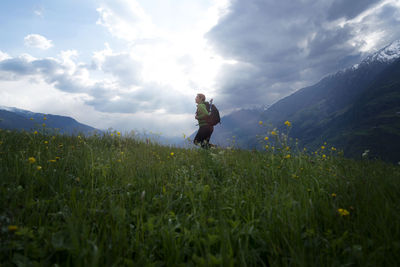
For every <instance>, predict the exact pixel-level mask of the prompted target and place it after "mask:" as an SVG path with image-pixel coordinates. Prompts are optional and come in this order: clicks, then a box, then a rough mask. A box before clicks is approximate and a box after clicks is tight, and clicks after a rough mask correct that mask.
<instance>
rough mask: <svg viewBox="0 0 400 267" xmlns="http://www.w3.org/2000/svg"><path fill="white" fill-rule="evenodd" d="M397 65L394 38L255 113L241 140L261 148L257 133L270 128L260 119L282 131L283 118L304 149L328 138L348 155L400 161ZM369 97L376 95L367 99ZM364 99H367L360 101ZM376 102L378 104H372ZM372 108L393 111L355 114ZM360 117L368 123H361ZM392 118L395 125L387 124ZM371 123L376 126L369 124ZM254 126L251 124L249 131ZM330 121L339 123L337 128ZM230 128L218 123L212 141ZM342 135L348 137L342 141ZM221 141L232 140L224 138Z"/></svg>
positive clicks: (399, 49) (399, 46) (399, 44)
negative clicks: (354, 62)
mask: <svg viewBox="0 0 400 267" xmlns="http://www.w3.org/2000/svg"><path fill="white" fill-rule="evenodd" d="M385 55H386V56H385ZM397 69H400V41H395V42H393V43H391V44H389V45H387V46H385V47H384V48H382V49H380V50H379V51H378V52H376V53H374V54H372V55H370V56H368V57H366V58H365V59H364V60H363V61H361V62H360V64H358V65H357V66H356V67H354V66H353V67H351V68H347V69H344V70H340V71H338V72H336V73H334V74H331V75H328V76H326V77H323V78H322V79H321V80H320V81H319V82H318V83H316V84H314V85H311V86H308V87H304V88H302V89H300V90H297V91H296V92H294V93H293V94H291V95H289V96H287V97H285V98H283V99H281V100H279V101H277V102H276V103H274V104H273V105H271V106H270V107H269V108H268V109H267V110H265V111H261V112H259V113H257V112H254V114H253V115H254V117H253V118H248V119H247V121H246V123H240V122H237V123H236V125H234V127H235V128H236V129H238V128H239V129H240V128H241V129H242V131H239V132H238V131H236V133H235V135H236V137H237V139H238V140H241V141H240V142H238V143H239V144H241V145H242V147H243V148H257V147H258V148H262V146H261V145H260V144H259V142H258V141H257V138H256V137H257V135H266V134H267V132H266V129H265V128H261V127H259V125H258V121H263V122H264V125H269V127H270V128H271V129H273V128H277V129H278V130H281V131H284V130H285V125H284V122H285V121H286V120H289V121H290V122H291V123H292V128H291V132H290V136H291V137H292V138H297V139H298V140H299V142H300V144H301V145H302V146H304V147H308V148H310V149H317V148H318V147H319V146H321V144H322V143H324V142H330V143H332V145H336V146H338V147H339V148H341V149H343V150H344V152H345V154H346V155H347V156H350V157H354V158H359V157H360V156H361V154H362V153H363V151H365V150H370V151H371V153H370V155H371V156H372V157H376V158H381V159H384V160H388V161H393V162H397V161H399V160H400V154H399V153H400V152H396V151H395V149H397V148H398V146H399V143H400V141H397V142H396V141H393V140H396V138H397V137H398V140H400V125H398V118H397V117H396V116H395V114H397V113H396V112H394V109H396V108H398V107H399V106H400V105H399V104H398V103H400V81H399V80H400V73H398V72H397ZM382 77H383V78H382ZM368 95H372V96H370V97H364V96H368ZM381 95H382V97H380V96H381ZM389 96H390V97H389ZM363 97H364V98H363ZM362 101H366V103H364V104H360V103H362ZM374 101H375V102H377V103H375V104H373V103H374ZM372 106H373V107H374V109H375V112H378V111H379V112H378V113H379V114H381V113H382V114H386V113H385V112H389V111H390V112H391V113H390V112H389V113H388V114H391V115H386V116H389V117H390V119H387V118H386V119H385V120H377V119H376V118H375V115H374V114H373V113H371V112H369V113H368V112H367V113H365V112H364V113H362V112H361V113H360V112H358V113H359V115H358V117H357V116H356V115H355V114H357V110H356V108H360V109H364V108H367V107H372ZM377 109H378V110H377ZM238 112H239V113H240V111H238ZM397 112H400V110H398V111H397ZM246 113H249V111H246ZM360 114H362V115H360ZM235 116H237V113H236V115H235V114H230V115H227V116H226V117H223V118H222V124H224V122H225V121H226V120H227V118H228V121H229V120H230V121H232V120H233V119H232V117H235ZM360 116H362V119H363V122H364V124H359V123H358V122H357V119H358V120H360ZM382 116H383V115H382ZM388 121H389V122H390V123H392V124H393V126H391V125H389V122H388ZM372 123H374V125H370V124H372ZM250 124H251V125H252V126H251V127H250V129H249V125H250ZM331 125H335V127H336V128H335V127H332V126H331ZM353 126H354V127H353ZM355 126H357V127H355ZM368 127H377V128H374V129H381V130H382V131H381V132H380V133H377V131H378V130H375V132H374V131H371V130H370V129H369V128H368ZM229 128H230V127H229V126H228V127H227V126H225V127H223V128H220V129H218V127H216V130H215V131H214V134H215V137H214V139H213V138H212V140H211V141H214V140H218V141H221V139H222V138H220V136H229V135H232V134H230V133H233V132H235V131H233V130H232V129H229ZM339 129H340V131H339ZM221 132H223V133H222V134H221ZM355 136H358V137H360V136H362V137H363V138H361V139H363V140H365V141H363V142H361V143H360V142H359V141H357V140H356V138H355ZM368 136H374V138H375V139H376V140H380V142H381V144H382V147H385V149H386V148H387V149H386V150H385V149H384V150H385V151H386V152H385V153H383V150H382V149H380V148H379V144H378V143H376V142H375V141H374V140H373V139H371V138H369V137H368ZM384 136H386V137H387V139H388V140H392V141H391V142H392V145H390V144H389V143H388V142H386V140H385V138H383V137H384ZM367 137H368V138H367ZM341 138H344V139H343V140H342V141H340V140H341ZM361 139H360V140H361ZM344 140H347V141H344ZM221 144H223V142H222V143H221ZM370 144H372V147H373V148H371V146H370ZM223 145H228V144H227V143H226V142H225V143H224V144H223ZM391 146H392V148H390V147H391ZM398 150H399V151H400V147H399V148H398ZM388 151H389V152H388Z"/></svg>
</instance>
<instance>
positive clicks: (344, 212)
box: [337, 209, 350, 216]
mask: <svg viewBox="0 0 400 267" xmlns="http://www.w3.org/2000/svg"><path fill="white" fill-rule="evenodd" d="M337 211H338V213H339V214H340V216H348V215H350V212H349V211H348V210H346V209H338V210H337Z"/></svg>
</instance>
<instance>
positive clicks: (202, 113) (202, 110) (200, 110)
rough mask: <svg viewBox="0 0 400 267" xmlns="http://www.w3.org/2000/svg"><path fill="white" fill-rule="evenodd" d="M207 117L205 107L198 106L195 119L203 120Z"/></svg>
mask: <svg viewBox="0 0 400 267" xmlns="http://www.w3.org/2000/svg"><path fill="white" fill-rule="evenodd" d="M208 115H209V114H208V111H207V109H206V107H205V105H199V106H198V107H197V116H196V119H203V118H205V117H207V116H208Z"/></svg>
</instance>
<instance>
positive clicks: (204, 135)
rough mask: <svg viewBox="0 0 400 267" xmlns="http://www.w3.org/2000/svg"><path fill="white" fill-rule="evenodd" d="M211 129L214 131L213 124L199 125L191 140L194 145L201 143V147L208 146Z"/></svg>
mask: <svg viewBox="0 0 400 267" xmlns="http://www.w3.org/2000/svg"><path fill="white" fill-rule="evenodd" d="M213 131H214V127H213V126H209V125H206V126H201V127H200V128H199V131H198V132H197V134H196V137H195V138H194V140H193V143H194V144H195V145H198V144H201V147H203V148H208V146H209V143H210V137H211V134H212V133H213Z"/></svg>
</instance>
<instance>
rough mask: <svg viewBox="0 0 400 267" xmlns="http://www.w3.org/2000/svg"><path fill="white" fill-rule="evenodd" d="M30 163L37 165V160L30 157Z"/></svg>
mask: <svg viewBox="0 0 400 267" xmlns="http://www.w3.org/2000/svg"><path fill="white" fill-rule="evenodd" d="M28 161H29V163H31V164H32V163H35V162H36V159H35V158H34V157H30V158H29V159H28Z"/></svg>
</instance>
